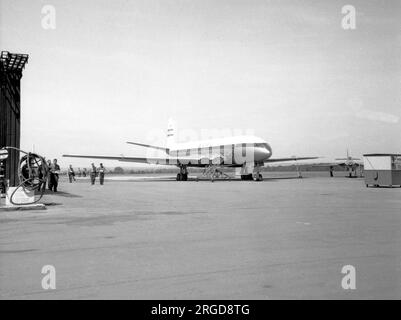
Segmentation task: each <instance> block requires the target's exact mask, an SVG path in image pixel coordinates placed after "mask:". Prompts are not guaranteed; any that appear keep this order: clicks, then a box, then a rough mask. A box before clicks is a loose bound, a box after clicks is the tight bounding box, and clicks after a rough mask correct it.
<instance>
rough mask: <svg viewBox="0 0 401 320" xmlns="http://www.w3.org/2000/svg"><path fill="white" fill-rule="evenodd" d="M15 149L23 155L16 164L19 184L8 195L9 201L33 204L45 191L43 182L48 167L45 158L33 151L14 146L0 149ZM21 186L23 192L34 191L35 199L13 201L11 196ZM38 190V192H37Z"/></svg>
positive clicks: (44, 181) (45, 179) (46, 175)
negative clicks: (23, 201) (24, 201)
mask: <svg viewBox="0 0 401 320" xmlns="http://www.w3.org/2000/svg"><path fill="white" fill-rule="evenodd" d="M3 149H5V150H10V149H13V150H17V151H18V152H19V153H20V154H21V153H23V154H24V155H23V156H22V157H21V158H20V161H19V166H18V178H19V185H18V186H17V187H16V188H15V190H14V191H13V192H12V193H11V195H10V202H11V203H12V204H13V205H19V206H20V205H30V204H34V203H36V202H38V201H40V199H42V197H43V194H44V192H45V183H46V182H47V177H48V174H49V167H48V165H47V163H46V161H45V159H44V158H43V157H42V156H40V155H38V154H36V153H33V152H25V151H23V150H20V149H18V148H14V147H4V148H2V149H1V150H3ZM20 188H22V189H23V190H24V192H26V193H29V192H34V193H35V200H34V201H32V202H29V203H16V202H14V201H13V197H14V195H15V193H16V192H17V190H18V189H20ZM38 191H39V193H38Z"/></svg>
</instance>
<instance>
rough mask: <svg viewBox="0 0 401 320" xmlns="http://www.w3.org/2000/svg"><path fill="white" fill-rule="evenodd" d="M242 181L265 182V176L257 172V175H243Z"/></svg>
mask: <svg viewBox="0 0 401 320" xmlns="http://www.w3.org/2000/svg"><path fill="white" fill-rule="evenodd" d="M241 180H248V181H252V180H255V181H263V176H262V175H261V174H260V173H259V172H256V173H255V174H242V175H241Z"/></svg>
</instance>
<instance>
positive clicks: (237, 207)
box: [0, 173, 401, 299]
mask: <svg viewBox="0 0 401 320" xmlns="http://www.w3.org/2000/svg"><path fill="white" fill-rule="evenodd" d="M264 175H265V176H267V175H270V173H268V174H266V173H265V174H264ZM321 175H322V174H312V173H304V179H296V178H290V177H293V176H294V173H287V174H286V175H285V174H282V175H281V177H277V178H271V179H265V180H264V181H263V182H252V181H215V182H214V183H211V182H210V181H199V182H196V181H187V182H176V181H169V179H168V178H166V177H164V178H163V179H154V180H152V179H143V180H141V179H133V181H119V180H118V178H114V179H109V180H106V183H105V185H104V186H100V185H99V184H96V185H95V186H91V185H90V184H89V182H88V180H79V181H77V182H76V183H72V184H69V183H68V182H66V181H62V182H61V184H60V186H59V190H60V192H59V193H57V194H53V193H47V194H46V195H45V197H44V199H43V200H42V202H44V203H46V210H34V211H0V298H1V299H306V298H313V299H400V298H401V188H366V187H365V184H364V182H363V179H359V178H358V179H349V178H344V177H337V178H331V179H330V178H328V177H326V176H327V173H323V175H324V176H321ZM275 176H278V175H277V174H275ZM121 180H126V178H124V179H121ZM3 200H4V199H3ZM44 265H53V266H54V267H55V269H56V289H55V290H51V289H50V290H44V289H43V288H42V286H41V282H42V278H43V277H44V276H45V275H43V274H42V273H41V271H42V267H43V266H44ZM345 265H352V266H354V267H355V269H356V289H355V290H351V289H349V290H344V289H343V288H342V286H341V282H342V279H343V277H344V276H345V274H342V273H341V270H342V268H343V266H345Z"/></svg>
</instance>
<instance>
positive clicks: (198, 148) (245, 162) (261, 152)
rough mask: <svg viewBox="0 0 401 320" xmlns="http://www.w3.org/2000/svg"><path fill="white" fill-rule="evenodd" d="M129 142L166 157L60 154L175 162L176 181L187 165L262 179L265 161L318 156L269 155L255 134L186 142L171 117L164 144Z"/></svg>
mask: <svg viewBox="0 0 401 320" xmlns="http://www.w3.org/2000/svg"><path fill="white" fill-rule="evenodd" d="M127 143H129V144H133V145H137V146H142V147H146V148H151V149H157V150H162V151H164V152H165V153H166V155H167V156H166V157H164V158H159V157H125V156H119V157H115V156H114V157H113V156H91V155H63V157H72V158H89V159H104V160H118V161H125V162H138V163H149V164H160V165H174V166H177V167H178V168H179V169H180V172H179V173H178V174H177V181H186V180H187V179H188V170H187V168H188V167H204V168H205V169H206V170H205V172H207V174H208V176H209V177H210V179H211V180H213V179H214V178H216V177H217V176H219V174H221V171H220V170H219V167H240V168H241V179H242V180H252V179H254V180H255V181H261V180H262V179H263V177H262V175H261V174H260V168H261V167H262V166H263V165H264V164H268V163H273V162H284V161H297V160H309V159H317V158H318V157H295V156H293V157H290V158H276V159H272V158H271V156H272V148H271V147H270V145H269V144H268V143H267V142H266V141H264V140H263V139H261V138H258V137H255V136H249V135H247V136H233V137H226V138H219V139H210V140H203V141H193V142H187V143H176V142H175V129H174V125H173V122H172V121H171V120H170V121H169V124H168V128H167V145H166V147H160V146H154V145H149V144H143V143H137V142H127Z"/></svg>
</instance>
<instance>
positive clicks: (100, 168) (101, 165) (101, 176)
mask: <svg viewBox="0 0 401 320" xmlns="http://www.w3.org/2000/svg"><path fill="white" fill-rule="evenodd" d="M105 171H106V169H105V167H103V163H101V164H100V167H99V182H100V184H101V185H103V183H104V173H105Z"/></svg>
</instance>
